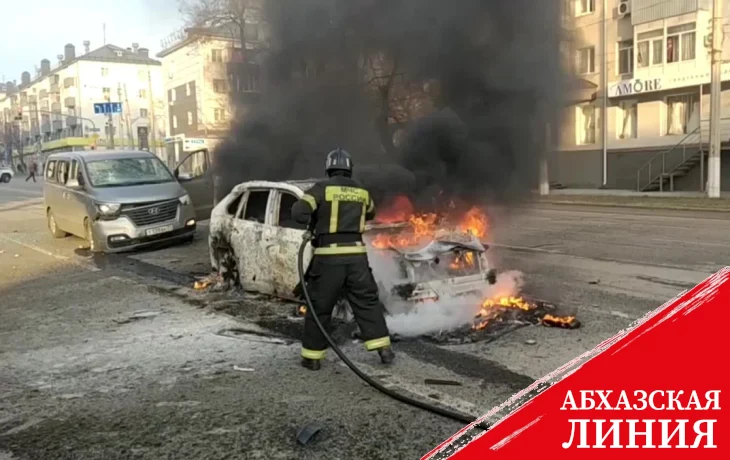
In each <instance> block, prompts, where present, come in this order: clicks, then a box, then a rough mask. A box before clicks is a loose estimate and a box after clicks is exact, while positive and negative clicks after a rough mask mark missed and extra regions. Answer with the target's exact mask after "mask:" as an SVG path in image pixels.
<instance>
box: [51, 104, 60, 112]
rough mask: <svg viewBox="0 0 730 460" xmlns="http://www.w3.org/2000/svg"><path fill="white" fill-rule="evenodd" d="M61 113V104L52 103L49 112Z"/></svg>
mask: <svg viewBox="0 0 730 460" xmlns="http://www.w3.org/2000/svg"><path fill="white" fill-rule="evenodd" d="M60 111H61V103H60V102H54V103H53V104H51V112H60Z"/></svg>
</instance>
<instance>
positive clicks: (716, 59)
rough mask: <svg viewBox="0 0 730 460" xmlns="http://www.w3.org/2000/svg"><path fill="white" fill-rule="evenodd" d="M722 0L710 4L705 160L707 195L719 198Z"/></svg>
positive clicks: (714, 0)
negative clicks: (707, 123)
mask: <svg viewBox="0 0 730 460" xmlns="http://www.w3.org/2000/svg"><path fill="white" fill-rule="evenodd" d="M723 33H724V32H723V28H722V0H713V6H712V73H711V75H712V77H711V78H712V79H711V80H710V156H709V158H708V160H707V181H708V182H707V196H708V197H709V198H720V152H721V150H720V143H721V140H720V117H721V116H722V115H721V107H722V106H721V102H722V101H721V97H720V96H721V94H722V93H721V86H720V85H721V84H722V42H723Z"/></svg>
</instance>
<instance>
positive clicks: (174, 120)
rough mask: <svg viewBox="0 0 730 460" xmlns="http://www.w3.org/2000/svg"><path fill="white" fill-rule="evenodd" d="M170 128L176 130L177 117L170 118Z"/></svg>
mask: <svg viewBox="0 0 730 460" xmlns="http://www.w3.org/2000/svg"><path fill="white" fill-rule="evenodd" d="M172 127H173V128H175V129H177V115H173V116H172Z"/></svg>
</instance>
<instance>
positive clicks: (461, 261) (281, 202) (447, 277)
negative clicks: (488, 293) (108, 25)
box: [209, 180, 496, 305]
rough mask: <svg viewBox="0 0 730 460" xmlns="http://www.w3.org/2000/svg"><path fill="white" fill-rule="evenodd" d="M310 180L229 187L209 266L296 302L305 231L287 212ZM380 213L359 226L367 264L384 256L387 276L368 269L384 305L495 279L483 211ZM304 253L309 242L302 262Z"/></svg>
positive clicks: (213, 227) (473, 289) (478, 288)
mask: <svg viewBox="0 0 730 460" xmlns="http://www.w3.org/2000/svg"><path fill="white" fill-rule="evenodd" d="M314 183H315V180H304V181H289V182H265V181H251V182H245V183H242V184H240V185H238V186H236V187H234V188H233V190H232V191H231V193H229V194H228V195H227V196H226V197H225V198H224V199H222V200H221V201H220V202H219V203H218V204H217V205H216V206H215V208H214V209H213V211H212V214H211V219H210V236H209V246H210V259H211V265H212V267H213V269H214V270H215V271H217V272H218V273H219V274H221V275H222V277H223V278H228V279H229V280H232V281H234V282H235V283H236V284H240V285H241V286H243V287H244V288H245V289H246V290H249V291H254V292H259V293H262V294H268V295H272V296H276V297H281V298H284V299H289V300H295V301H298V300H301V292H300V287H299V276H298V269H297V252H298V250H299V246H300V244H301V242H302V237H303V234H304V231H305V228H304V226H302V225H300V224H298V223H297V222H295V221H294V219H293V218H292V217H291V208H292V205H293V204H294V203H295V202H296V201H297V200H299V199H300V198H301V197H302V195H304V192H305V191H306V190H308V189H309V188H310V187H311V186H312V185H313V184H314ZM385 211H386V212H385V213H381V214H380V215H379V217H378V218H376V222H375V223H373V224H371V225H367V226H366V231H365V235H364V239H365V242H366V244H367V245H368V248H369V251H368V252H369V253H370V257H371V263H372V264H373V265H374V266H376V265H377V263H378V261H382V260H387V261H388V265H389V267H390V270H388V271H387V273H384V272H382V271H380V270H378V269H377V268H376V269H374V270H373V274H374V276H375V278H376V280H377V281H378V283H379V285H380V286H381V295H382V296H383V297H384V299H383V300H384V303H385V304H386V305H389V304H391V302H389V300H391V299H393V298H395V299H398V300H402V301H406V302H408V303H417V302H422V301H427V300H437V299H439V298H442V297H454V296H462V295H471V294H477V295H478V294H480V293H482V292H483V291H484V288H485V286H488V285H489V284H494V283H495V280H496V273H495V271H494V270H493V269H492V268H491V267H490V266H489V262H488V260H487V257H486V251H487V249H488V246H487V245H486V244H484V243H483V242H482V241H481V238H482V237H483V236H484V235H485V233H486V228H487V226H486V217H485V216H484V215H483V214H479V213H478V212H477V211H473V212H470V213H467V215H466V216H465V218H464V220H463V221H461V222H457V223H455V224H454V225H452V226H448V225H446V226H444V225H438V227H437V226H436V224H437V221H438V216H436V215H430V214H427V215H405V214H404V215H394V214H393V213H392V212H390V213H389V212H388V211H391V210H385ZM437 228H438V230H437ZM311 258H312V249H311V247H310V248H308V249H307V251H306V253H305V264H307V265H308V264H309V263H310V261H311ZM385 286H390V288H389V289H385V288H384V287H385Z"/></svg>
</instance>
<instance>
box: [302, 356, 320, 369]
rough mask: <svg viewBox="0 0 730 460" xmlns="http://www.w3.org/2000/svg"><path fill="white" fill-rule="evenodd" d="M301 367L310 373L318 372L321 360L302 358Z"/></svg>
mask: <svg viewBox="0 0 730 460" xmlns="http://www.w3.org/2000/svg"><path fill="white" fill-rule="evenodd" d="M302 366H303V367H306V368H307V369H309V370H310V371H318V370H320V368H321V367H322V360H320V359H309V358H302Z"/></svg>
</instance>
